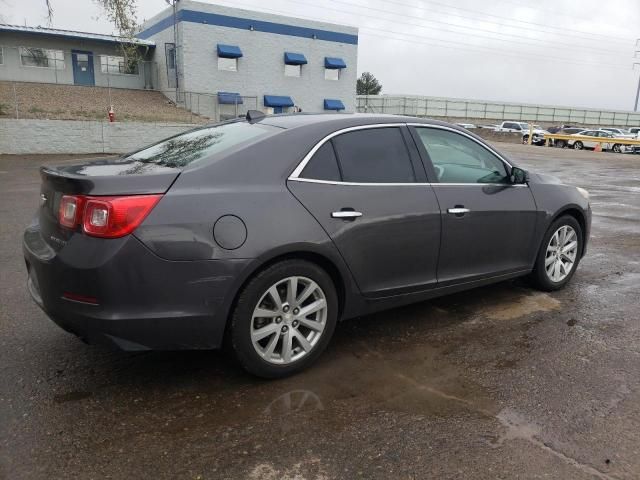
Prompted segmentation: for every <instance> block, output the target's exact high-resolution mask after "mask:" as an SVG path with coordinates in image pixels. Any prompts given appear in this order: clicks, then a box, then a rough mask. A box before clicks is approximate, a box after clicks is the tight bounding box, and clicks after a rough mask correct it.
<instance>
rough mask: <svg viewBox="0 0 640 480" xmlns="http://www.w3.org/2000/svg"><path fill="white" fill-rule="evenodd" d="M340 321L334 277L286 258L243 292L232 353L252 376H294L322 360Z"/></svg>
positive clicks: (234, 317) (233, 329)
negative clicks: (316, 361)
mask: <svg viewBox="0 0 640 480" xmlns="http://www.w3.org/2000/svg"><path fill="white" fill-rule="evenodd" d="M337 319H338V298H337V294H336V290H335V287H334V285H333V281H332V280H331V277H330V276H329V275H328V274H327V273H326V272H325V271H324V270H323V269H321V268H320V267H319V266H317V265H316V264H314V263H311V262H308V261H305V260H296V259H293V260H285V261H282V262H279V263H276V264H275V265H272V266H271V267H269V268H267V269H265V270H263V271H262V272H260V273H259V274H258V275H256V276H255V277H254V278H253V279H252V280H251V281H250V282H249V283H248V284H247V286H246V287H245V288H244V289H243V290H242V293H241V294H240V297H239V299H238V302H237V304H236V307H235V309H234V312H233V315H232V317H231V342H232V346H233V350H234V352H235V355H236V357H237V359H238V361H239V362H240V364H241V365H242V366H243V367H244V368H245V370H247V371H248V372H250V373H253V374H254V375H257V376H259V377H263V378H280V377H285V376H288V375H292V374H294V373H296V372H298V371H300V370H303V369H305V368H306V367H308V366H309V365H311V364H312V363H313V362H314V361H315V360H316V359H317V358H318V357H319V356H320V354H321V353H322V351H323V350H324V349H325V348H326V346H327V344H328V343H329V340H330V339H331V336H332V335H333V331H334V329H335V325H336V321H337Z"/></svg>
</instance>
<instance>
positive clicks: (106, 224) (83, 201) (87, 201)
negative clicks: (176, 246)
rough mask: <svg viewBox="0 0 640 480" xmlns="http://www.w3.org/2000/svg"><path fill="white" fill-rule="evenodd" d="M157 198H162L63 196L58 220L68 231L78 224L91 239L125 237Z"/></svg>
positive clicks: (160, 196) (154, 196)
mask: <svg viewBox="0 0 640 480" xmlns="http://www.w3.org/2000/svg"><path fill="white" fill-rule="evenodd" d="M160 198H162V195H131V196H126V197H85V196H82V195H79V196H72V195H65V196H64V197H62V200H61V202H60V210H59V220H60V224H61V225H64V226H65V227H69V228H75V227H76V226H77V225H80V224H81V225H82V229H83V230H84V232H85V233H86V234H87V235H91V236H94V237H103V238H118V237H124V236H125V235H128V234H130V233H131V232H133V231H134V230H135V229H136V228H137V227H138V225H140V224H141V223H142V221H143V220H144V219H145V218H146V216H147V215H148V214H149V212H151V210H152V209H153V207H155V205H156V203H158V201H159V200H160ZM72 216H73V218H72Z"/></svg>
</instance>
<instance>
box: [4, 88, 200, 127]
mask: <svg viewBox="0 0 640 480" xmlns="http://www.w3.org/2000/svg"><path fill="white" fill-rule="evenodd" d="M14 85H15V87H16V88H15V96H14V88H13V87H14ZM16 97H17V103H18V117H19V118H39V119H50V120H104V121H106V120H107V110H108V109H109V105H113V108H114V110H115V113H116V119H117V120H118V121H140V122H182V123H200V122H206V121H208V120H206V119H205V118H204V117H200V116H198V115H193V114H191V112H189V111H187V110H185V109H183V108H177V107H176V106H175V105H173V104H171V103H169V100H168V98H167V97H165V96H164V95H163V94H162V92H156V91H150V90H129V89H123V88H112V89H111V91H109V89H108V88H104V87H85V86H79V85H56V84H47V83H26V82H0V118H15V115H16Z"/></svg>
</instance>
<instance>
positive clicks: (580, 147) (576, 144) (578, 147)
mask: <svg viewBox="0 0 640 480" xmlns="http://www.w3.org/2000/svg"><path fill="white" fill-rule="evenodd" d="M573 148H574V150H582V149H583V148H584V145H583V144H582V142H580V141H577V142H576V143H574V144H573Z"/></svg>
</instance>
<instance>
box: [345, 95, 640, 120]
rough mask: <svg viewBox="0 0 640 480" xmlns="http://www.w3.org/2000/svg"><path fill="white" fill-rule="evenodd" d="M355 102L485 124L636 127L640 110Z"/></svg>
mask: <svg viewBox="0 0 640 480" xmlns="http://www.w3.org/2000/svg"><path fill="white" fill-rule="evenodd" d="M356 105H357V110H358V111H359V112H367V113H390V114H395V115H410V116H416V117H436V118H446V119H459V120H472V121H478V120H479V121H485V122H488V123H497V122H498V121H502V120H517V121H529V122H535V123H541V124H556V123H565V124H567V123H568V124H579V125H603V126H605V125H610V126H614V125H615V126H622V127H633V126H640V113H634V112H624V111H615V110H597V109H588V108H571V107H555V106H545V105H526V104H514V103H500V102H482V101H476V100H462V99H452V98H451V99H449V98H438V97H409V96H395V95H377V96H370V95H358V97H357V103H356Z"/></svg>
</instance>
